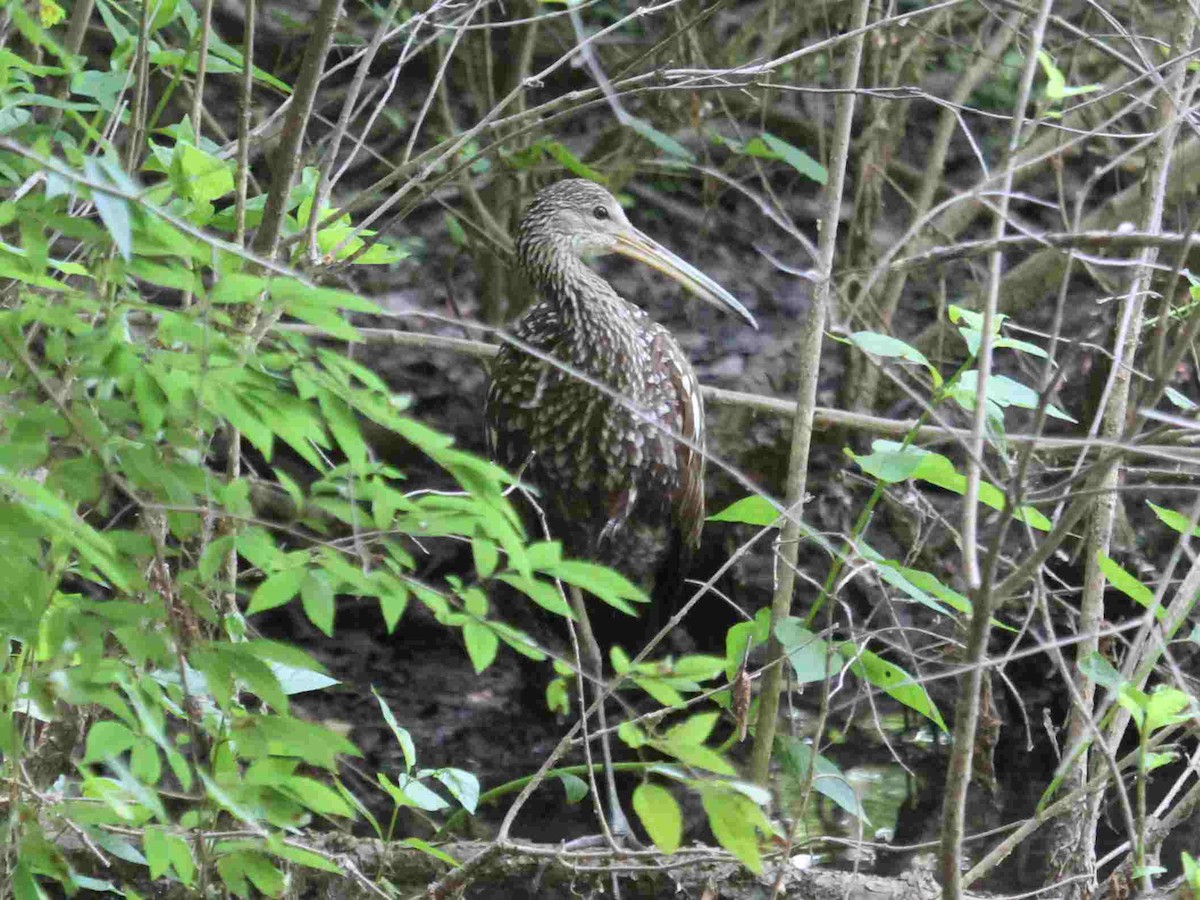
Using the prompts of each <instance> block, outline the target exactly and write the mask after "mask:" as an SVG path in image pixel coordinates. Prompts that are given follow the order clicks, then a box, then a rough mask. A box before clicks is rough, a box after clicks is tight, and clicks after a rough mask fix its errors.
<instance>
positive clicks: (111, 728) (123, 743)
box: [83, 720, 137, 763]
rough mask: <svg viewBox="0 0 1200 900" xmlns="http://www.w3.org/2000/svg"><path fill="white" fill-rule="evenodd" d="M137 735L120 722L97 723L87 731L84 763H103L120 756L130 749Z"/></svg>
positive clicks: (106, 721)
mask: <svg viewBox="0 0 1200 900" xmlns="http://www.w3.org/2000/svg"><path fill="white" fill-rule="evenodd" d="M136 741H137V735H136V734H134V733H133V732H132V731H130V730H129V729H128V728H127V727H126V726H124V725H122V724H121V723H120V722H114V721H110V720H104V721H100V722H97V723H96V724H95V725H93V726H92V727H91V730H89V731H88V736H87V745H86V747H87V749H86V751H85V752H84V755H83V761H84V762H85V763H96V762H104V761H106V760H109V759H112V758H114V757H117V756H120V755H121V754H122V753H124V752H125V751H127V750H129V749H131V748H132V747H133V745H134V743H135V742H136Z"/></svg>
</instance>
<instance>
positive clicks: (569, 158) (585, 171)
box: [538, 140, 608, 185]
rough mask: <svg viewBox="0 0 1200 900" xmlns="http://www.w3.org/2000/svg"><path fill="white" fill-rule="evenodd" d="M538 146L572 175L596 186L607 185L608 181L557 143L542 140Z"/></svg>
mask: <svg viewBox="0 0 1200 900" xmlns="http://www.w3.org/2000/svg"><path fill="white" fill-rule="evenodd" d="M538 146H540V147H541V148H542V149H543V150H545V151H546V153H548V154H549V155H550V156H551V157H552V158H553V159H554V160H555V161H556V162H557V163H558V164H559V165H561V166H562V167H563V168H564V169H566V170H567V171H568V172H570V173H571V174H572V175H578V176H579V177H580V178H586V179H588V180H589V181H594V182H596V183H597V184H603V185H607V184H608V179H607V178H605V177H604V175H602V174H601V173H600V172H597V171H596V170H595V169H593V168H592V167H591V166H589V165H587V164H586V163H584V162H582V161H581V160H580V159H579V157H577V156H576V155H575V154H574V153H572V152H571V151H570V150H568V149H567V147H566V146H565V145H563V144H560V143H559V142H558V141H550V140H542V141H538Z"/></svg>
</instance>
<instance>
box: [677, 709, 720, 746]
mask: <svg viewBox="0 0 1200 900" xmlns="http://www.w3.org/2000/svg"><path fill="white" fill-rule="evenodd" d="M719 715H720V714H719V713H716V712H706V713H698V714H697V715H694V716H692V717H690V718H688V719H686V720H685V721H683V722H681V723H679V724H678V725H674V726H672V727H671V728H669V729H668V730H667V733H666V735H665V739H666V740H667V741H668V742H669V743H671V744H673V745H676V746H678V745H680V744H703V743H704V742H705V741H706V740H708V736H709V735H710V734H712V730H713V728H714V727H715V726H716V724H717V718H718V716H719Z"/></svg>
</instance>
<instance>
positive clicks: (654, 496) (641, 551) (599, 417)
mask: <svg viewBox="0 0 1200 900" xmlns="http://www.w3.org/2000/svg"><path fill="white" fill-rule="evenodd" d="M605 253H621V254H623V255H625V256H629V257H632V258H633V259H637V260H640V261H642V262H644V263H647V264H648V265H650V266H653V267H654V268H655V269H657V270H659V271H660V272H663V273H665V274H667V275H669V276H671V277H672V278H674V279H675V280H676V281H678V282H679V283H680V284H682V285H683V286H684V287H685V288H687V289H688V290H689V291H690V292H691V293H693V294H694V295H696V296H697V297H699V298H700V299H702V300H706V301H708V302H709V303H712V304H714V305H716V306H718V307H721V308H723V309H726V310H729V311H732V312H734V313H736V314H737V315H738V316H740V317H741V318H742V319H743V320H744V321H745V322H746V323H748V324H749V325H751V326H755V322H754V318H753V317H752V316H751V315H750V313H749V312H747V310H746V308H745V307H744V306H742V304H741V303H739V302H738V301H737V300H736V299H735V298H734V297H733V295H732V294H730V293H729V292H728V291H727V290H725V289H724V288H722V287H721V286H720V285H718V284H717V283H716V282H715V281H713V280H712V279H711V278H709V277H708V276H706V275H704V274H703V273H701V272H699V271H698V270H696V269H695V268H694V267H693V266H691V265H689V264H688V263H686V262H684V261H683V260H682V259H680V258H679V257H678V256H676V255H675V254H674V253H672V252H671V251H670V250H667V249H666V248H665V247H663V246H662V245H661V244H658V243H656V242H655V241H653V240H651V239H650V238H649V237H647V236H646V235H645V234H643V233H642V232H641V231H639V230H638V229H636V228H635V227H634V226H633V225H631V224H630V222H629V220H628V219H627V218H626V216H625V212H624V211H623V210H622V209H621V207H620V205H619V204H618V203H617V201H616V199H615V198H614V197H613V196H612V195H611V194H610V193H609V192H608V191H606V190H605V189H604V188H602V187H600V186H599V185H596V184H593V183H592V182H590V181H584V180H581V179H572V180H567V181H560V182H558V183H556V184H552V185H550V186H549V187H547V188H545V189H543V190H542V191H540V192H539V193H538V194H537V196H536V197H535V198H534V200H533V202H532V203H531V204H530V205H529V208H528V209H527V210H526V212H525V215H524V217H523V218H522V219H521V224H520V226H519V228H518V232H517V259H518V262H519V265H520V267H521V269H522V270H523V271H524V273H525V274H526V276H527V277H528V278H529V280H530V281H531V282H532V283H533V284H534V286H535V287H536V289H537V292H538V295H539V297H540V302H539V303H538V304H537V305H535V306H534V307H533V308H532V309H530V310H529V312H528V313H526V315H525V316H524V317H523V318H522V319H521V320H520V321H519V322H518V323H517V325H516V326H515V327H514V328H513V330H512V334H513V336H514V337H516V338H517V339H518V340H520V341H521V342H523V343H525V344H528V345H530V346H532V347H533V348H534V349H536V350H538V351H539V352H540V353H541V354H543V355H545V356H547V357H550V358H552V359H554V360H557V361H559V362H560V363H563V364H565V365H566V366H567V367H569V368H570V369H571V370H572V371H571V372H567V371H564V370H563V369H562V368H559V367H556V366H554V365H552V364H550V363H547V362H546V361H545V360H543V359H539V358H537V357H535V356H532V355H530V354H527V353H525V352H523V351H522V350H520V349H518V348H517V347H515V346H512V345H509V344H505V345H504V346H503V347H501V349H500V352H499V354H498V356H497V357H496V360H495V363H494V365H493V368H492V383H491V388H490V390H489V392H488V398H487V411H486V416H487V423H488V438H489V442H490V445H491V449H492V453H493V455H494V456H495V457H496V459H497V460H498V461H500V462H501V463H503V464H504V465H506V466H508V467H509V468H510V469H512V470H514V471H516V470H521V471H522V473H523V479H524V480H527V481H528V482H529V483H531V484H533V485H535V486H537V487H538V489H539V491H540V493H541V501H542V503H543V505H544V510H545V512H546V514H547V518H548V521H549V524H550V529H551V533H552V534H553V535H554V536H555V537H556V538H559V539H560V540H562V541H563V543H564V545H565V549H566V551H567V552H568V553H569V554H570V555H572V556H575V557H577V558H583V559H590V560H595V561H599V562H605V563H609V564H612V565H615V566H616V567H617V568H619V569H621V570H622V571H624V572H625V573H626V574H628V575H630V576H631V577H635V578H641V577H644V576H645V575H647V574H650V573H652V572H653V571H654V569H655V568H657V563H658V562H661V560H662V557H663V555H664V548H665V547H666V545H667V543H668V541H667V540H664V538H669V539H671V540H670V543H672V544H673V545H674V547H675V552H676V553H680V554H682V555H684V556H686V555H687V554H688V552H689V551H690V550H691V549H692V548H694V547H696V546H697V545H698V544H699V542H700V531H701V528H702V527H703V524H704V458H703V455H702V454H701V453H700V452H698V451H699V450H702V449H703V446H704V405H703V403H702V400H701V397H700V386H699V384H698V383H697V381H696V375H695V373H694V372H693V371H692V366H691V364H690V363H689V362H688V359H687V356H686V355H684V352H683V350H682V348H680V346H679V344H678V343H677V342H676V341H675V339H674V338H673V337H672V336H671V333H670V332H669V331H667V329H666V328H664V327H663V326H662V325H659V324H658V323H656V322H654V321H653V320H652V319H650V317H649V316H648V315H647V314H646V312H645V311H644V310H642V309H639V308H638V307H636V306H634V305H633V304H632V303H630V302H628V301H627V300H625V299H623V298H622V297H620V296H619V295H618V294H617V292H616V291H615V290H613V288H612V286H611V285H609V283H608V282H607V281H605V280H604V279H603V278H601V277H600V276H599V275H597V274H596V273H595V272H593V271H592V270H591V269H589V268H588V267H587V265H585V263H584V258H585V257H588V256H598V255H601V254H605ZM755 327H757V326H755ZM581 376H582V377H581ZM589 382H591V383H589ZM595 384H600V385H603V386H605V387H607V388H609V389H610V390H611V392H613V393H614V394H616V395H617V396H619V397H620V398H623V400H624V401H625V402H620V401H618V400H616V399H614V397H613V396H612V395H610V394H606V393H604V392H603V391H601V390H598V389H597V388H596V387H595V386H594V385H595ZM673 435H679V436H680V437H682V438H684V439H685V441H684V442H681V441H678V440H676V439H675V438H674V437H673Z"/></svg>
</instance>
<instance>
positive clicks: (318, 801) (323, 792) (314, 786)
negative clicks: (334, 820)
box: [283, 775, 354, 818]
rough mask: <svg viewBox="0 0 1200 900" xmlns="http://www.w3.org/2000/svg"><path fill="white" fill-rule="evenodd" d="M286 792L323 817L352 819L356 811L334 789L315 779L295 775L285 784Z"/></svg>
mask: <svg viewBox="0 0 1200 900" xmlns="http://www.w3.org/2000/svg"><path fill="white" fill-rule="evenodd" d="M283 787H284V790H285V791H286V792H287V793H288V794H290V795H291V796H292V797H294V798H295V799H297V800H299V801H300V802H301V803H303V804H304V805H305V806H306V807H307V808H308V809H311V810H312V811H313V812H315V813H319V814H320V815H323V816H344V817H346V818H352V817H353V816H354V811H353V810H352V809H351V808H350V805H349V804H348V803H346V801H345V800H344V799H342V796H341V795H340V794H339V793H337V791H335V790H334V789H333V788H331V787H329V786H328V785H324V784H322V783H321V782H319V781H317V780H316V779H314V778H305V777H304V776H302V775H293V776H292V777H291V778H289V779H287V780H286V781H285V782H284V783H283Z"/></svg>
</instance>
